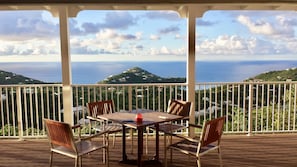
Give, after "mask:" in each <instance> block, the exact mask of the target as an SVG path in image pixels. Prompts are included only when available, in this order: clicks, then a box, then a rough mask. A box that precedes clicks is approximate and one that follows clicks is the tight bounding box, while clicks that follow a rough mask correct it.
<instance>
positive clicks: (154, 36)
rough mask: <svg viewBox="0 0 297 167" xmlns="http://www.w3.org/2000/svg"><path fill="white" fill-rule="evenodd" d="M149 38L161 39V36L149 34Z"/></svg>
mask: <svg viewBox="0 0 297 167" xmlns="http://www.w3.org/2000/svg"><path fill="white" fill-rule="evenodd" d="M150 39H151V40H160V39H161V37H160V36H158V35H153V34H152V35H150Z"/></svg>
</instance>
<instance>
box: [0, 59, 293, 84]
mask: <svg viewBox="0 0 297 167" xmlns="http://www.w3.org/2000/svg"><path fill="white" fill-rule="evenodd" d="M71 66H72V83H73V84H95V83H97V82H99V81H102V80H104V79H105V78H107V77H108V76H110V75H117V74H120V73H122V72H123V71H125V70H127V69H130V68H133V67H140V68H142V69H144V70H146V71H148V72H150V73H153V74H155V75H158V76H160V77H164V78H168V77H186V62H73V63H72V64H71ZM294 67H297V60H296V61H196V76H195V77H196V82H241V81H244V80H245V79H248V78H250V77H254V76H256V75H258V74H261V73H264V72H269V71H278V70H285V69H288V68H294ZM0 70H3V71H7V72H13V73H16V74H20V75H23V76H25V77H29V78H33V79H37V80H40V81H43V82H62V72H61V63H58V62H54V63H0Z"/></svg>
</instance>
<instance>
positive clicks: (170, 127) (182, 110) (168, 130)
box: [150, 99, 192, 154]
mask: <svg viewBox="0 0 297 167" xmlns="http://www.w3.org/2000/svg"><path fill="white" fill-rule="evenodd" d="M191 105H192V103H191V102H187V101H183V100H176V99H171V100H169V102H168V107H167V113H169V114H174V115H179V116H184V119H182V120H180V121H186V120H188V119H189V113H190V110H191ZM150 128H152V129H155V127H154V126H150ZM187 128H188V127H187V125H185V124H181V123H180V122H179V123H178V122H176V121H175V122H166V123H162V124H159V131H160V132H163V133H164V147H166V146H167V140H168V139H167V136H170V138H169V144H171V143H172V136H175V135H176V132H178V131H181V130H184V129H187ZM170 152H171V151H170ZM171 154H172V153H171Z"/></svg>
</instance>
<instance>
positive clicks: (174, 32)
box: [0, 11, 297, 62]
mask: <svg viewBox="0 0 297 167" xmlns="http://www.w3.org/2000/svg"><path fill="white" fill-rule="evenodd" d="M0 22H1V25H0V40H1V41H0V42H1V46H0V62H18V61H20V62H59V61H60V41H59V23H58V18H54V17H52V15H51V14H50V13H49V12H46V11H1V12H0ZM196 22H197V28H196V50H197V52H196V55H197V56H196V57H197V58H196V59H197V60H198V61H199V60H200V61H233V60H237V61H245V60H296V59H297V56H296V52H297V50H296V49H295V48H296V47H297V38H296V32H295V31H296V28H297V27H296V25H297V14H296V12H292V11H208V12H206V13H205V14H204V15H203V17H202V18H197V20H196ZM69 23H70V26H69V27H70V47H71V59H72V61H73V62H91V61H95V62H101V61H185V60H186V41H187V40H186V31H187V27H186V26H187V21H186V19H185V18H180V17H179V16H178V14H177V13H175V12H173V11H82V12H80V13H79V14H78V16H77V17H76V18H71V19H70V20H69Z"/></svg>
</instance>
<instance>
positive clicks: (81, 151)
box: [51, 140, 106, 158]
mask: <svg viewBox="0 0 297 167" xmlns="http://www.w3.org/2000/svg"><path fill="white" fill-rule="evenodd" d="M75 145H76V149H77V153H78V155H77V153H76V152H75V151H73V150H71V149H69V148H67V147H64V146H57V147H55V148H52V149H51V150H52V151H53V152H56V153H59V154H62V155H66V156H69V157H72V158H75V157H77V156H81V155H85V154H87V153H90V152H93V151H96V150H98V149H100V148H104V147H106V146H105V145H102V144H101V143H99V142H95V141H90V140H88V141H84V140H82V141H79V142H77V143H76V144H75Z"/></svg>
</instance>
